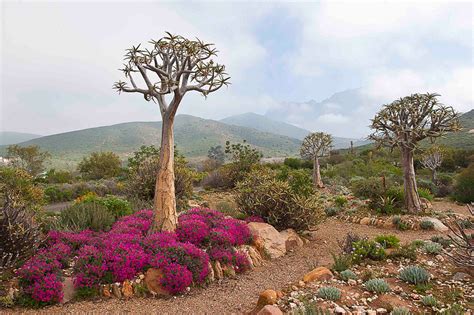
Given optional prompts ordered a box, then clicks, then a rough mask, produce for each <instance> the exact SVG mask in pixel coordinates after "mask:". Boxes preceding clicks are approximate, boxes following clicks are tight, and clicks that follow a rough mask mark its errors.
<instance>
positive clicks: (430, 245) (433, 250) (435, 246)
mask: <svg viewBox="0 0 474 315" xmlns="http://www.w3.org/2000/svg"><path fill="white" fill-rule="evenodd" d="M423 249H424V250H425V252H426V253H427V254H430V255H438V254H440V253H441V251H442V250H443V246H442V245H441V244H439V243H435V242H431V241H428V242H425V245H424V246H423Z"/></svg>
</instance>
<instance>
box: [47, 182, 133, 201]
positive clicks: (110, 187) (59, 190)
mask: <svg viewBox="0 0 474 315" xmlns="http://www.w3.org/2000/svg"><path fill="white" fill-rule="evenodd" d="M123 192H124V187H123V185H122V183H120V182H117V181H116V180H115V179H101V180H97V181H81V182H76V183H72V184H69V183H65V184H53V185H48V186H46V188H45V196H46V199H47V201H48V202H51V203H53V202H63V201H72V200H74V199H76V198H79V197H80V196H83V195H85V194H87V193H94V194H96V195H97V196H105V195H120V194H123Z"/></svg>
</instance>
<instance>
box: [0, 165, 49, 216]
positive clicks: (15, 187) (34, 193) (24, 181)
mask: <svg viewBox="0 0 474 315" xmlns="http://www.w3.org/2000/svg"><path fill="white" fill-rule="evenodd" d="M43 199H44V194H43V190H42V189H41V188H40V187H38V186H37V185H35V183H34V182H33V177H32V176H31V175H30V174H28V172H27V171H26V170H23V169H21V168H13V167H5V166H0V207H4V206H5V205H6V204H7V203H8V205H9V206H11V207H14V208H26V209H29V210H34V211H36V210H39V209H40V208H41V205H42V204H43V201H44V200H43Z"/></svg>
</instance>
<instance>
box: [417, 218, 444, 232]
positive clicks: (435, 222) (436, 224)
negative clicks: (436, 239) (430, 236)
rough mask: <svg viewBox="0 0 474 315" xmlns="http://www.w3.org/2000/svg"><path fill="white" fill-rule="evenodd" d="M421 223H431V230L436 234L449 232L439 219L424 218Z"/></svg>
mask: <svg viewBox="0 0 474 315" xmlns="http://www.w3.org/2000/svg"><path fill="white" fill-rule="evenodd" d="M423 221H430V222H432V223H433V229H434V230H435V231H438V232H446V231H449V228H448V227H447V226H446V225H444V224H443V222H441V221H440V220H439V219H436V218H432V217H425V218H423Z"/></svg>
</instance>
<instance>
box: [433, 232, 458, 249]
mask: <svg viewBox="0 0 474 315" xmlns="http://www.w3.org/2000/svg"><path fill="white" fill-rule="evenodd" d="M431 241H432V242H435V243H439V244H441V245H442V246H443V247H448V246H449V245H451V244H452V243H453V241H452V240H451V239H449V238H445V237H443V236H441V235H436V236H433V237H431Z"/></svg>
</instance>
